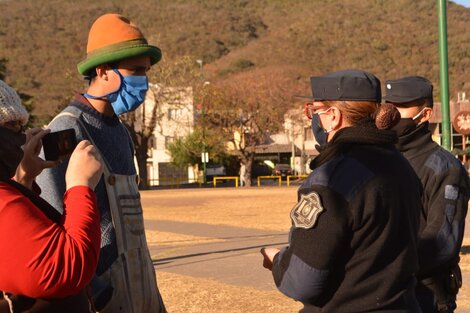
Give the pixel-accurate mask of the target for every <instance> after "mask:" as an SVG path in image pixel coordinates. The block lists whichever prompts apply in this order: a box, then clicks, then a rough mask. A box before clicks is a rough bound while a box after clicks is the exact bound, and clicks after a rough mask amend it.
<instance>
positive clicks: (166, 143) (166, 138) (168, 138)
mask: <svg viewBox="0 0 470 313" xmlns="http://www.w3.org/2000/svg"><path fill="white" fill-rule="evenodd" d="M174 140H175V137H170V136H165V149H168V145H169V144H170V143H172V142H173V141H174Z"/></svg>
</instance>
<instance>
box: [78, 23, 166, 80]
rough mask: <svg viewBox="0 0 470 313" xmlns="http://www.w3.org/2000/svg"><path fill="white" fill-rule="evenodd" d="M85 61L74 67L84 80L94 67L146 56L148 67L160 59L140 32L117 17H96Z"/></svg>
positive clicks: (159, 53)
mask: <svg viewBox="0 0 470 313" xmlns="http://www.w3.org/2000/svg"><path fill="white" fill-rule="evenodd" d="M86 52H87V57H86V59H85V60H83V61H82V62H80V63H78V65H77V68H78V71H79V72H80V74H82V75H84V76H87V75H89V71H90V70H91V69H94V68H96V67H97V66H98V65H101V64H106V63H111V62H116V61H119V60H122V59H127V58H132V57H137V56H142V55H148V56H149V57H150V61H151V64H155V63H157V62H158V61H160V59H161V58H162V52H161V50H160V48H158V47H156V46H151V45H149V44H148V43H147V40H146V39H145V37H144V35H143V34H142V32H141V31H140V29H139V28H138V27H137V26H136V25H134V24H133V23H132V22H131V21H129V20H128V19H127V18H125V17H124V16H122V15H119V14H105V15H102V16H100V17H99V18H98V19H97V20H96V21H95V22H94V23H93V25H92V26H91V29H90V33H89V34H88V44H87V49H86Z"/></svg>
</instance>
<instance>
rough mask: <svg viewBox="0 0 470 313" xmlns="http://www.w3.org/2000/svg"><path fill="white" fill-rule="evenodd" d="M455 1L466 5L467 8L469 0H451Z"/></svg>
mask: <svg viewBox="0 0 470 313" xmlns="http://www.w3.org/2000/svg"><path fill="white" fill-rule="evenodd" d="M452 1H453V2H455V3H458V4H461V5H463V6H466V7H467V8H470V0H452Z"/></svg>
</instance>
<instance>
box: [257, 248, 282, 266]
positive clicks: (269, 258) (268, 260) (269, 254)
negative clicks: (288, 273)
mask: <svg viewBox="0 0 470 313" xmlns="http://www.w3.org/2000/svg"><path fill="white" fill-rule="evenodd" d="M279 251H280V250H279V249H276V248H262V249H261V251H260V252H261V254H262V255H263V257H264V259H263V267H265V268H267V269H268V270H270V271H271V270H272V269H273V260H274V257H275V256H276V254H278V253H279Z"/></svg>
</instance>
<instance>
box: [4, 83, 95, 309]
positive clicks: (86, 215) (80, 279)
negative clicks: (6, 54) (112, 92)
mask: <svg viewBox="0 0 470 313" xmlns="http://www.w3.org/2000/svg"><path fill="white" fill-rule="evenodd" d="M27 120H28V113H27V111H26V110H25V109H24V107H23V106H22V104H21V100H20V98H19V97H18V95H17V93H16V92H15V91H14V90H13V89H12V88H11V87H10V86H8V85H7V84H5V83H4V82H3V81H1V80H0V199H1V200H0V247H1V249H2V254H1V256H0V290H2V291H3V294H2V293H1V292H0V294H2V295H1V296H0V313H3V312H48V313H50V312H77V313H78V312H80V313H81V312H91V307H90V303H89V301H88V297H87V295H86V292H85V287H86V285H87V284H88V283H89V281H90V280H91V278H92V276H93V274H94V272H95V269H96V265H97V262H98V256H99V251H100V223H99V220H100V217H99V211H98V208H97V203H96V196H95V193H94V191H93V189H94V188H95V187H96V185H97V183H98V181H99V179H100V177H101V175H102V164H101V161H100V160H99V157H98V156H97V155H98V154H97V152H96V149H95V148H94V146H93V145H91V144H90V142H88V141H86V140H84V141H81V142H80V143H79V144H78V145H77V147H76V148H75V150H74V151H73V153H72V155H71V157H70V162H69V164H68V168H67V174H66V184H67V190H66V193H65V195H64V207H65V209H64V214H63V215H60V214H58V213H57V211H56V210H55V209H54V208H53V207H52V206H51V205H49V204H48V203H47V202H46V201H45V200H43V199H42V198H40V197H39V192H40V190H39V188H38V187H37V185H36V184H35V182H34V179H35V178H36V176H37V175H39V174H40V173H41V171H42V170H43V169H44V168H50V167H53V166H56V165H57V164H58V162H53V161H45V160H43V159H41V158H40V157H39V156H38V155H39V152H40V150H41V146H42V144H41V139H42V138H43V137H44V136H45V135H46V134H48V133H49V132H50V130H47V129H41V128H35V129H30V130H28V131H26V133H24V132H23V129H24V125H25V124H26V123H27Z"/></svg>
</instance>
